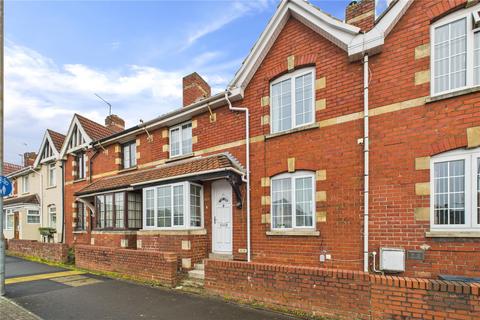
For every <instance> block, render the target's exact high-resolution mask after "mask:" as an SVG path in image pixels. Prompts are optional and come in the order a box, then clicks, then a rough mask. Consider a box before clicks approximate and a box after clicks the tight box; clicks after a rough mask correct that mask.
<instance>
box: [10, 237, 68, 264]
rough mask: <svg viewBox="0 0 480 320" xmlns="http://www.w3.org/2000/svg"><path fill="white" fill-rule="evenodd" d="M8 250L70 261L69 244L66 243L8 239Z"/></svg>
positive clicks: (19, 253) (25, 254) (63, 261)
mask: <svg viewBox="0 0 480 320" xmlns="http://www.w3.org/2000/svg"><path fill="white" fill-rule="evenodd" d="M8 251H9V252H11V253H13V254H17V255H22V256H29V257H37V258H40V259H44V260H48V261H53V262H61V263H65V262H67V261H68V246H67V245H66V244H64V243H43V242H38V241H34V240H14V239H10V240H8Z"/></svg>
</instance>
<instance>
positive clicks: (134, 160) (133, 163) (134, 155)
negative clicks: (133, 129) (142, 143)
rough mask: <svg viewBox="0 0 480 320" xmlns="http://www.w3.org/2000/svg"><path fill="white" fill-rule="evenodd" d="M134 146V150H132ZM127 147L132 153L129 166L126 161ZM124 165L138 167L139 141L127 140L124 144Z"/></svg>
mask: <svg viewBox="0 0 480 320" xmlns="http://www.w3.org/2000/svg"><path fill="white" fill-rule="evenodd" d="M132 146H133V147H132ZM132 148H133V149H134V150H132ZM126 149H128V152H129V155H130V156H129V163H128V166H127V163H126V161H125V150H126ZM132 151H134V152H133V153H132ZM122 166H123V169H132V168H135V167H137V141H136V140H133V141H129V142H126V143H124V144H122Z"/></svg>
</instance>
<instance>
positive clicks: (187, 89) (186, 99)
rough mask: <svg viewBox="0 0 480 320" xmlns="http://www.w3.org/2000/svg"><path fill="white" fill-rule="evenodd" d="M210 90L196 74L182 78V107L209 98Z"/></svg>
mask: <svg viewBox="0 0 480 320" xmlns="http://www.w3.org/2000/svg"><path fill="white" fill-rule="evenodd" d="M210 94H211V89H210V86H209V85H208V83H207V82H206V81H205V80H203V78H202V77H200V75H199V74H198V73H196V72H194V73H192V74H189V75H188V76H185V77H183V106H184V107H186V106H189V105H191V104H192V103H194V102H197V101H200V100H202V99H205V98H208V97H210Z"/></svg>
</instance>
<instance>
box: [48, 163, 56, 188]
mask: <svg viewBox="0 0 480 320" xmlns="http://www.w3.org/2000/svg"><path fill="white" fill-rule="evenodd" d="M52 172H53V173H52ZM56 186H57V166H56V164H55V162H53V163H49V164H48V187H49V188H53V187H56Z"/></svg>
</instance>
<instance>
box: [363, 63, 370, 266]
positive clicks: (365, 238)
mask: <svg viewBox="0 0 480 320" xmlns="http://www.w3.org/2000/svg"><path fill="white" fill-rule="evenodd" d="M368 72H369V69H368V54H365V56H364V57H363V162H364V172H363V185H364V186H363V188H364V189H363V203H364V205H363V271H365V272H368V250H369V249H368V211H369V202H368V198H369V197H368V192H369V187H368V183H369V179H368V175H369V158H368V155H369V151H370V149H369V141H368V126H369V124H368V85H369V77H368Z"/></svg>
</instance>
